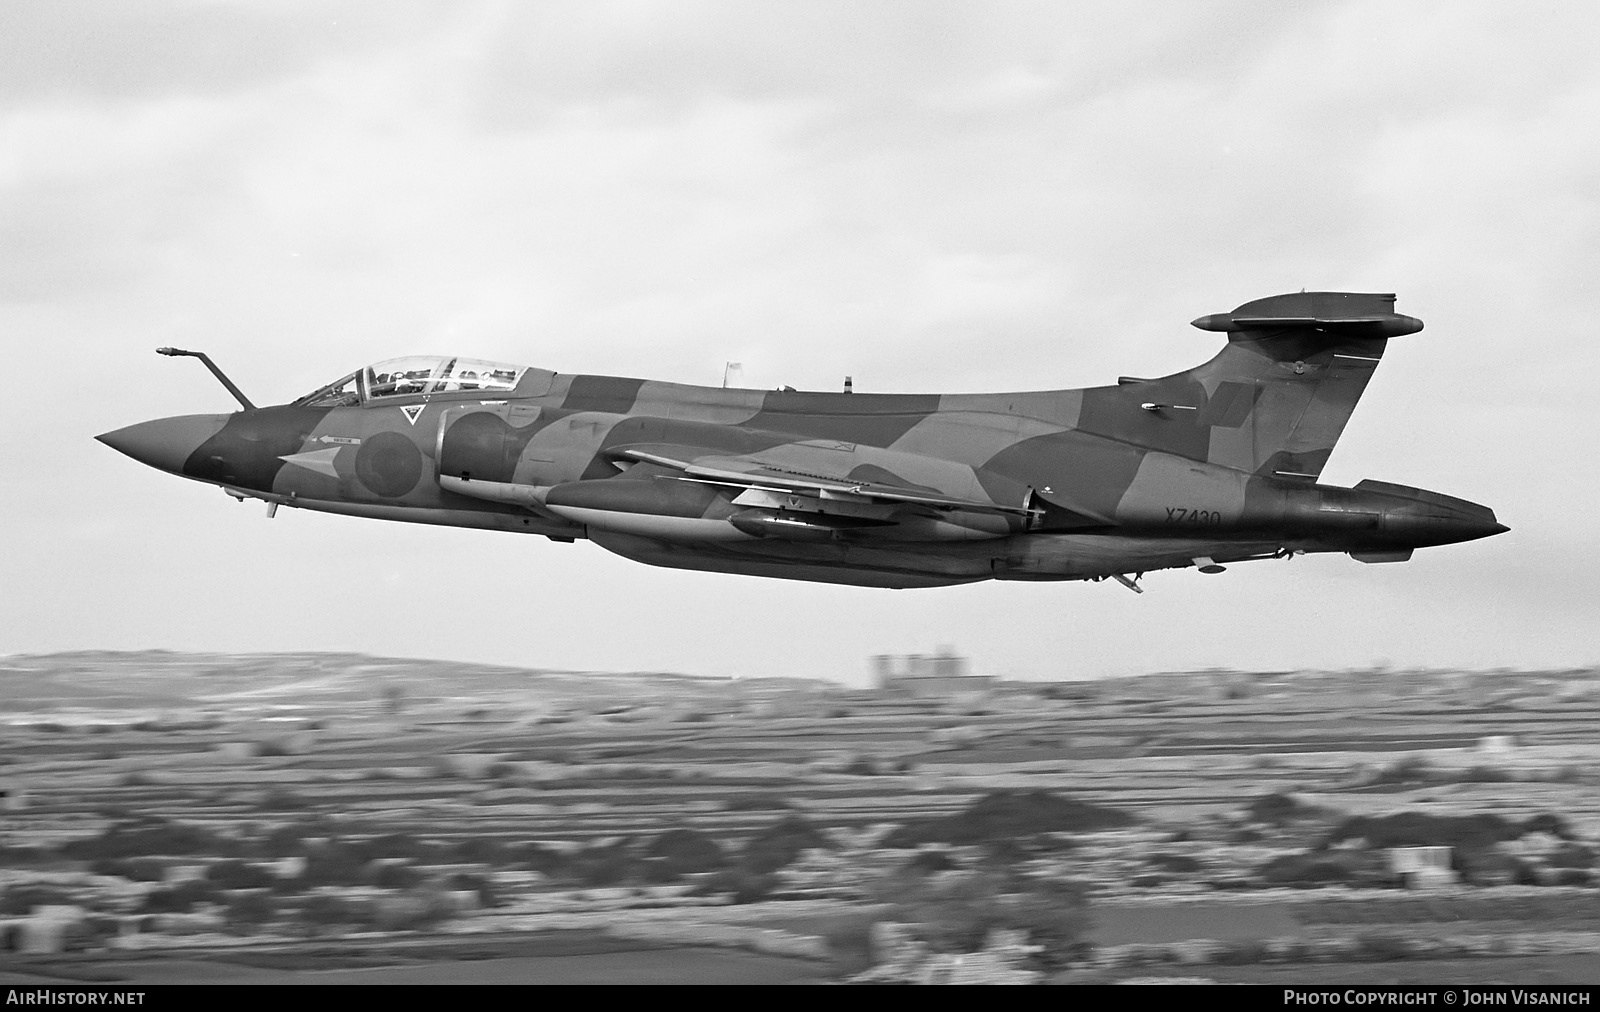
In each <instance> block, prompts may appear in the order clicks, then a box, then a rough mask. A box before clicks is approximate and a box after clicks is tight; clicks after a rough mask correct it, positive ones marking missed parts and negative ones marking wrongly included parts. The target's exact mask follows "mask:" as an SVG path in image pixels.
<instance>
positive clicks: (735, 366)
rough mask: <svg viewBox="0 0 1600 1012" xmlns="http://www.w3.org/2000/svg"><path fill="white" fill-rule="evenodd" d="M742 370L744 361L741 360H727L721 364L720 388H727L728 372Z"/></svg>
mask: <svg viewBox="0 0 1600 1012" xmlns="http://www.w3.org/2000/svg"><path fill="white" fill-rule="evenodd" d="M743 371H744V363H743V362H728V363H725V364H724V365H723V367H722V389H724V390H726V389H728V374H729V373H735V372H743Z"/></svg>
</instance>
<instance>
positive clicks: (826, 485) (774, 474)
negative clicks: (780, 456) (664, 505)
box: [608, 444, 1041, 516]
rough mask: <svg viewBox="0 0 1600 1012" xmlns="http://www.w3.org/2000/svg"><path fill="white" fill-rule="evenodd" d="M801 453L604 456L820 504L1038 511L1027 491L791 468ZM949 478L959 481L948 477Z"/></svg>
mask: <svg viewBox="0 0 1600 1012" xmlns="http://www.w3.org/2000/svg"><path fill="white" fill-rule="evenodd" d="M807 448H808V447H807V446H806V444H791V445H790V446H789V447H785V448H784V449H785V450H786V451H788V452H787V453H786V454H785V456H786V457H787V458H789V459H786V460H772V459H767V458H768V457H769V454H768V453H751V454H742V455H736V456H730V455H727V454H726V453H723V452H719V451H715V450H707V449H700V448H695V447H687V446H674V445H661V444H649V445H634V446H618V447H612V448H611V449H610V450H609V451H608V454H609V455H610V456H612V457H613V458H619V459H627V460H632V461H636V462H639V463H645V464H654V465H656V466H658V467H664V468H669V469H671V470H674V471H678V472H681V473H682V475H683V478H682V480H686V481H696V482H703V483H706V484H711V485H726V486H730V487H733V488H743V489H749V490H754V491H760V492H778V493H798V494H801V495H808V496H813V495H814V496H817V497H819V498H820V499H823V500H842V501H846V502H848V501H854V502H859V503H879V504H901V503H903V504H906V505H917V506H929V507H933V508H935V509H963V510H977V511H981V512H989V513H1007V514H1014V515H1020V516H1032V515H1034V514H1037V513H1039V512H1041V511H1040V510H1039V509H1038V508H1036V507H1035V506H1034V505H1032V502H1031V499H1032V496H1031V494H1030V493H1029V490H1027V489H1018V490H1015V491H1014V494H1013V495H1012V496H1011V497H1010V498H1011V499H1012V501H997V500H996V499H993V498H982V499H980V498H977V497H976V496H972V495H962V494H958V493H952V492H950V491H947V490H944V489H941V488H939V487H936V486H931V485H923V484H919V483H912V482H910V481H886V480H885V479H884V477H883V476H879V475H874V477H873V478H872V479H863V478H861V477H860V476H852V475H851V474H849V473H848V470H847V469H846V468H845V467H843V466H835V467H832V468H828V467H826V464H827V463H828V461H826V460H822V461H818V460H817V459H816V458H817V457H819V456H821V455H822V454H801V455H800V456H801V459H800V461H799V462H798V463H797V462H796V461H795V460H794V458H795V456H796V454H795V452H794V451H795V450H796V449H800V450H804V449H807ZM811 448H812V449H820V450H822V451H823V452H824V453H826V452H833V453H834V455H835V456H836V457H839V456H841V453H840V451H829V450H828V449H827V448H821V447H811ZM852 449H853V448H852ZM852 462H853V461H852V460H851V458H850V457H849V456H848V454H846V455H844V456H842V457H841V460H840V464H841V465H842V464H848V463H852ZM920 462H922V463H923V466H924V467H927V465H928V464H930V463H931V464H933V465H936V466H937V469H944V470H952V471H954V470H955V469H960V470H961V471H965V472H966V474H965V476H964V477H965V478H966V481H967V482H968V483H970V484H972V485H975V486H976V485H977V484H978V482H977V479H976V478H975V476H974V474H973V469H972V468H969V467H965V466H964V465H960V464H956V463H955V462H953V461H936V460H934V459H933V458H927V457H923V458H921V460H920ZM875 470H878V471H882V472H883V475H887V476H890V477H892V476H893V475H892V473H891V472H889V471H887V470H886V469H883V468H875ZM953 477H955V478H959V477H962V476H960V475H953ZM952 483H954V482H952ZM947 484H948V483H947ZM1008 491H1012V490H1008Z"/></svg>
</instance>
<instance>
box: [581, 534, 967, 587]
mask: <svg viewBox="0 0 1600 1012" xmlns="http://www.w3.org/2000/svg"><path fill="white" fill-rule="evenodd" d="M590 540H592V541H593V542H594V543H595V544H597V545H599V546H601V547H602V548H604V549H606V550H607V551H610V552H614V553H615V554H617V555H621V556H623V557H624V558H628V559H632V560H634V561H636V562H643V563H647V564H649V565H653V566H666V567H670V568H674V569H696V570H703V571H709V572H718V573H737V574H742V575H746V576H765V577H774V578H777V579H785V580H810V581H817V582H821V583H842V584H849V585H852V586H858V587H885V588H911V587H948V586H954V585H956V584H962V583H975V582H977V581H979V580H987V579H989V578H990V577H991V576H992V575H993V568H992V566H991V564H990V554H989V553H988V552H983V553H970V552H962V551H959V550H949V549H946V548H944V546H941V547H940V549H937V550H930V549H916V550H911V551H894V550H886V549H864V548H860V547H857V546H853V545H844V544H839V543H831V544H812V543H807V542H794V541H777V540H775V539H762V540H759V541H747V542H744V543H742V544H737V545H734V544H719V545H688V544H684V543H681V542H668V541H661V540H657V539H653V538H648V537H641V536H637V535H631V534H623V533H617V532H611V531H594V530H591V532H590ZM958 547H964V546H958Z"/></svg>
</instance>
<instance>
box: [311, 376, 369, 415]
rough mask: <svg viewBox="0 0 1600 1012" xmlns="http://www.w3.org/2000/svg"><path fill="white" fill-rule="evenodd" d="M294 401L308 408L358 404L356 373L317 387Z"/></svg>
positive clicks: (358, 391)
mask: <svg viewBox="0 0 1600 1012" xmlns="http://www.w3.org/2000/svg"><path fill="white" fill-rule="evenodd" d="M295 403H296V404H299V405H303V406H305V407H308V408H347V407H353V406H354V405H357V404H360V403H361V391H360V389H359V388H358V387H357V386H356V374H355V373H351V374H350V375H348V376H346V377H344V378H343V379H337V380H334V381H333V382H332V383H329V384H328V385H327V386H325V387H318V388H317V389H315V390H313V391H311V392H310V393H309V394H306V395H305V396H304V397H302V398H300V399H299V400H297V401H295Z"/></svg>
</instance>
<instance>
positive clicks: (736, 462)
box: [98, 292, 1507, 590]
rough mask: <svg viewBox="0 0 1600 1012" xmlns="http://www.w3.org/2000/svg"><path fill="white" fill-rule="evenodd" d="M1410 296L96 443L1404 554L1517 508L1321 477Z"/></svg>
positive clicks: (490, 498) (576, 382) (313, 406)
mask: <svg viewBox="0 0 1600 1012" xmlns="http://www.w3.org/2000/svg"><path fill="white" fill-rule="evenodd" d="M1394 300H1395V297H1394V296H1393V295H1375V294H1361V293H1352V292H1299V293H1293V294H1288V295H1278V296H1273V297H1271V298H1265V299H1258V300H1256V301H1254V302H1249V303H1246V304H1245V305H1242V306H1240V307H1239V308H1238V309H1236V310H1234V311H1233V312H1231V313H1220V314H1215V315H1212V316H1204V317H1201V318H1200V319H1198V320H1195V321H1194V326H1196V327H1198V328H1200V329H1201V330H1205V331H1211V332H1216V333H1219V334H1224V335H1226V337H1227V344H1226V346H1225V347H1223V349H1222V350H1221V351H1220V352H1219V353H1218V354H1217V355H1216V356H1215V357H1214V358H1212V359H1211V360H1210V361H1208V362H1206V363H1205V364H1203V365H1200V366H1197V367H1195V368H1193V369H1189V370H1187V371H1184V372H1179V373H1174V374H1173V375H1170V376H1165V377H1161V378H1158V379H1139V378H1135V377H1127V376H1125V377H1122V378H1120V379H1119V380H1118V381H1117V382H1116V384H1114V385H1110V386H1101V387H1089V388H1086V389H1074V390H1047V391H1036V392H1025V393H991V394H875V393H852V392H850V391H849V390H848V388H847V389H846V390H845V391H844V392H837V393H835V392H827V393H819V392H807V391H798V390H794V389H791V388H788V387H785V388H783V389H781V390H776V391H762V390H741V389H722V388H716V387H699V386H687V385H683V384H678V383H661V382H654V381H648V380H638V379H621V378H616V377H611V376H578V375H575V376H566V375H561V374H558V373H554V372H550V371H547V370H544V369H537V368H531V367H527V366H520V365H505V364H501V363H498V362H485V361H478V360H475V359H468V358H457V357H452V356H447V355H444V356H418V357H410V358H399V359H393V360H390V361H386V362H380V363H378V364H376V365H372V366H369V367H367V368H365V369H361V370H359V371H357V372H353V373H351V374H349V375H348V376H344V377H342V378H340V379H337V380H335V381H333V382H332V383H329V384H328V385H327V386H324V387H322V388H320V389H318V390H314V391H312V392H311V393H309V394H306V395H305V396H304V397H301V398H299V399H298V400H295V401H293V402H291V403H288V404H279V405H274V406H271V407H261V408H258V407H256V406H254V405H253V404H251V403H250V401H249V400H248V399H247V398H246V397H245V396H244V395H243V394H242V393H241V392H240V391H239V389H238V388H237V387H236V386H234V385H233V383H232V382H230V381H229V380H228V378H227V377H226V376H224V375H223V374H222V372H221V371H220V370H219V369H217V368H216V366H215V365H213V364H212V363H211V360H210V359H209V358H208V357H206V356H205V355H204V354H202V353H199V352H189V351H183V350H180V349H175V348H162V349H158V350H159V351H161V352H162V353H163V354H167V355H192V356H195V357H199V358H200V359H201V360H202V361H203V362H204V363H205V365H206V366H207V367H209V368H210V369H211V370H212V372H213V373H215V374H216V375H217V378H218V379H220V380H221V381H222V382H223V384H224V385H225V386H226V387H227V388H228V390H229V391H230V392H231V393H232V394H233V395H234V396H235V397H236V398H237V399H238V400H239V402H240V404H241V405H242V406H243V410H241V411H236V412H234V413H232V414H227V415H183V416H179V417H174V418H162V419H158V420H156V421H150V422H144V423H141V424H138V425H132V426H129V427H127V428H124V429H118V430H117V431H115V432H108V433H105V434H104V435H102V436H99V437H98V438H99V439H100V441H101V442H104V443H106V444H107V445H109V446H111V447H113V448H115V449H117V450H120V451H121V452H123V453H125V454H127V455H128V456H130V457H133V458H134V459H135V460H139V461H141V462H143V463H146V464H149V465H150V466H152V467H157V468H160V469H161V470H163V471H167V472H170V473H172V474H176V475H180V476H182V477H185V478H193V479H195V480H197V481H203V482H209V483H210V484H213V485H218V486H220V487H221V488H222V489H223V491H225V492H226V493H227V494H228V495H230V496H233V497H234V498H236V499H239V500H240V501H243V500H244V499H246V498H254V499H261V500H265V501H266V502H267V503H268V504H269V505H268V514H269V515H271V514H272V513H273V512H274V511H275V510H276V509H277V508H278V507H280V506H296V507H301V508H303V509H312V510H322V511H324V512H328V513H343V514H347V515H351V516H358V517H372V518H377V519H383V520H405V521H411V522H415V523H431V524H452V525H455V526H460V527H478V528H485V529H488V530H496V531H517V532H525V533H531V534H542V535H544V536H545V537H547V538H550V539H551V540H554V541H566V542H571V541H575V540H577V539H579V538H586V539H588V540H590V541H593V542H595V543H596V544H598V545H600V546H601V547H602V548H605V549H608V550H610V551H612V552H615V553H617V554H618V555H622V556H625V557H626V558H629V559H634V560H637V561H639V562H644V563H649V564H651V565H658V566H671V567H677V568H682V569H699V570H712V571H716V572H724V573H741V574H746V575H751V576H769V577H779V578H784V579H794V580H816V581H823V582H830V583H844V584H855V585H858V586H868V587H891V588H906V587H939V586H948V585H952V584H961V583H972V582H975V581H978V580H990V579H994V580H1104V579H1112V580H1116V581H1118V582H1120V583H1122V584H1124V585H1126V586H1128V587H1130V588H1131V589H1134V590H1140V589H1141V588H1140V586H1139V583H1138V580H1139V578H1140V577H1141V576H1143V574H1145V573H1146V572H1149V571H1152V570H1159V569H1173V568H1183V567H1191V566H1192V567H1195V568H1197V569H1198V570H1199V571H1200V572H1202V573H1217V572H1221V571H1222V570H1223V568H1224V564H1227V563H1233V562H1243V561H1246V560H1251V559H1276V558H1286V557H1289V556H1292V555H1298V554H1302V553H1306V552H1347V553H1349V554H1350V555H1351V556H1352V557H1354V558H1355V559H1357V560H1359V561H1361V562H1399V561H1404V560H1406V559H1409V558H1410V557H1411V554H1412V551H1413V550H1414V549H1417V548H1423V547H1427V546H1432V545H1446V544H1451V543H1455V542H1462V541H1470V540H1473V539H1475V538H1482V537H1487V536H1489V535H1492V534H1498V533H1501V532H1503V531H1505V530H1506V529H1507V528H1505V527H1504V526H1502V525H1501V524H1499V523H1498V522H1496V519H1495V515H1494V513H1493V511H1491V510H1490V509H1488V508H1487V507H1484V506H1479V505H1477V504H1475V503H1471V502H1467V501H1465V500H1462V499H1456V498H1453V497H1451V496H1447V495H1441V494H1439V493H1437V492H1429V491H1425V490H1423V489H1418V488H1410V487H1407V486H1405V485H1395V484H1390V483H1388V482H1382V481H1370V480H1368V481H1362V482H1359V483H1358V484H1357V485H1356V486H1355V487H1354V488H1341V487H1337V486H1331V485H1323V484H1320V483H1319V482H1318V476H1319V475H1320V474H1321V472H1322V468H1323V465H1324V464H1325V463H1326V462H1327V460H1328V455H1329V454H1330V453H1331V452H1332V451H1333V448H1334V444H1335V443H1336V442H1337V441H1338V439H1339V435H1340V433H1341V432H1342V431H1343V429H1344V425H1345V422H1346V420H1347V419H1348V418H1349V417H1350V413H1351V412H1352V411H1353V410H1354V409H1355V406H1356V402H1357V401H1358V400H1359V399H1360V397H1361V393H1362V391H1363V390H1364V389H1365V387H1366V385H1367V381H1368V379H1370V378H1371V376H1372V373H1373V370H1375V369H1376V368H1377V366H1378V362H1379V360H1380V359H1381V358H1382V357H1383V352H1384V347H1385V345H1386V344H1387V343H1388V341H1389V339H1390V338H1394V337H1400V336H1403V335H1406V334H1412V333H1415V332H1417V331H1419V330H1421V329H1422V321H1420V320H1417V319H1415V318H1413V317H1409V316H1402V315H1400V314H1398V313H1396V312H1395V311H1394Z"/></svg>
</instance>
